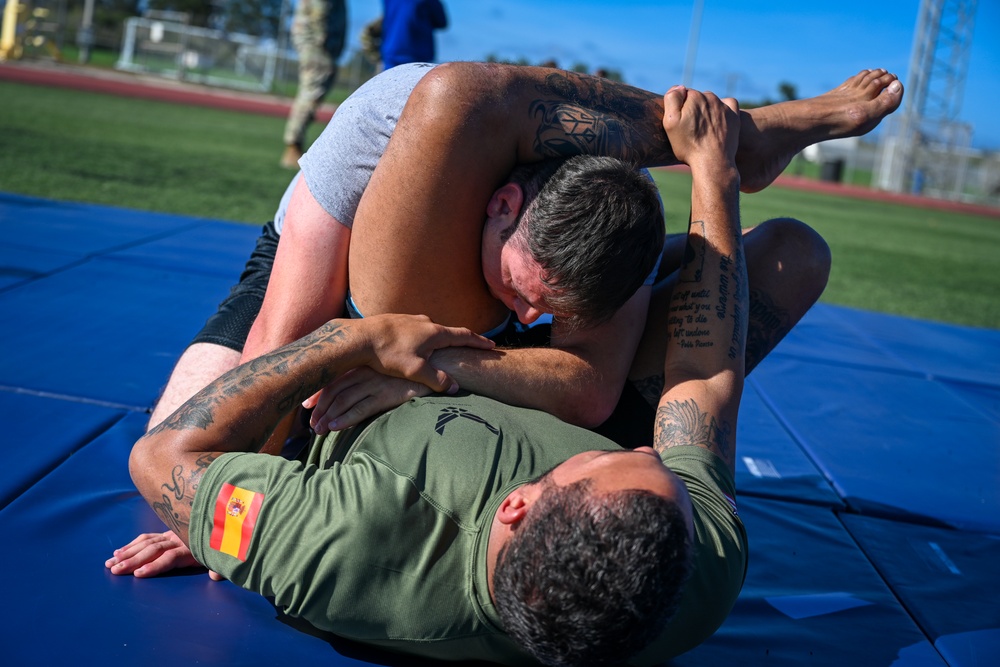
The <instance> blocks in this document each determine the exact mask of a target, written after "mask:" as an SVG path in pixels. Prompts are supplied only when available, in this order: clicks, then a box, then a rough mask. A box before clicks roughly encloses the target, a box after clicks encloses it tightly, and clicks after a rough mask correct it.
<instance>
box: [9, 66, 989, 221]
mask: <svg viewBox="0 0 1000 667" xmlns="http://www.w3.org/2000/svg"><path fill="white" fill-rule="evenodd" d="M0 80H3V81H13V82H17V83H26V84H32V85H41V86H56V87H60V88H72V89H75V90H85V91H89V92H95V93H106V94H109V95H120V96H124V97H138V98H142V99H149V100H159V101H162V102H173V103H175V104H188V105H194V106H205V107H214V108H217V109H228V110H231V111H243V112H247V113H259V114H265V115H270V116H281V117H284V116H287V115H288V110H289V108H290V104H291V103H290V102H288V101H283V100H280V99H278V98H272V97H269V96H266V95H254V94H249V93H238V92H235V91H227V90H224V89H219V88H207V87H205V86H199V85H196V84H189V83H180V82H176V81H169V80H164V81H156V80H150V79H147V78H140V77H137V76H134V75H130V74H125V73H122V72H114V71H108V70H102V69H97V68H93V67H82V66H75V65H52V64H46V65H39V64H29V63H23V64H22V63H17V64H15V63H0ZM332 116H333V111H332V110H331V109H330V108H329V107H327V108H321V109H320V111H319V113H317V115H316V119H317V120H318V121H319V122H323V123H326V122H328V121H329V120H330V118H331V117H332ZM674 168H675V167H671V169H674ZM681 169H683V167H681ZM774 186H775V187H784V188H791V189H795V190H806V191H810V192H821V193H824V194H832V195H837V196H840V197H852V198H854V199H864V200H868V201H877V202H888V203H893V204H906V205H908V206H917V207H920V208H927V209H935V210H940V211H948V212H953V213H971V214H974V215H983V216H987V217H991V218H996V219H1000V208H996V207H991V206H983V205H980V204H966V203H962V202H954V201H947V200H944V199H931V198H930V197H921V196H918V195H905V194H895V193H891V192H882V191H881V190H873V189H869V188H864V187H860V186H856V185H843V184H840V183H826V182H823V181H815V180H812V179H808V178H802V177H797V176H779V177H778V179H777V180H776V181H775V182H774Z"/></svg>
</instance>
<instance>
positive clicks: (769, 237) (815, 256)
mask: <svg viewBox="0 0 1000 667" xmlns="http://www.w3.org/2000/svg"><path fill="white" fill-rule="evenodd" d="M754 232H755V233H756V234H760V236H761V239H760V240H762V241H763V242H764V243H765V244H766V247H767V248H768V250H769V253H768V254H771V255H772V256H773V257H774V258H776V260H777V262H778V266H777V268H778V269H779V270H780V271H781V273H782V274H785V276H786V277H787V278H791V279H794V280H796V281H803V282H808V283H809V284H812V285H815V286H816V287H818V288H819V289H820V290H821V291H822V288H823V287H825V286H826V282H827V279H828V278H829V277H830V264H831V257H830V246H829V245H827V242H826V240H825V239H824V238H823V237H822V236H820V234H819V232H817V231H816V230H815V229H813V228H812V227H810V226H809V225H807V224H805V223H804V222H802V221H801V220H796V219H794V218H773V219H771V220H767V221H765V222H763V223H761V224H760V225H758V226H757V227H756V228H755V229H754ZM772 253H773V254H772Z"/></svg>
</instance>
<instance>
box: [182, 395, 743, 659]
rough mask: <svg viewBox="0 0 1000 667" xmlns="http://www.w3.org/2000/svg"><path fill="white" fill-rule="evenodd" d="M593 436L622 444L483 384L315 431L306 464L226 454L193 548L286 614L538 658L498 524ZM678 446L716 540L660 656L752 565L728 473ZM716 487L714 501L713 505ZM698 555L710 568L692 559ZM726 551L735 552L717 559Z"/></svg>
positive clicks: (707, 616) (735, 587) (447, 652)
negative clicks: (504, 613) (519, 624)
mask: <svg viewBox="0 0 1000 667" xmlns="http://www.w3.org/2000/svg"><path fill="white" fill-rule="evenodd" d="M594 449H602V450H612V449H617V446H616V445H615V444H614V443H612V442H611V441H609V440H606V439H604V438H602V437H601V436H598V435H596V434H594V433H592V432H590V431H587V430H584V429H580V428H577V427H574V426H570V425H568V424H565V423H563V422H561V421H559V420H557V419H555V418H554V417H552V416H550V415H548V414H545V413H543V412H538V411H535V410H526V409H521V408H514V407H510V406H507V405H504V404H502V403H498V402H496V401H493V400H490V399H487V398H483V397H479V396H471V395H467V396H460V397H441V396H438V397H429V398H423V399H415V400H413V401H410V402H409V403H406V404H405V405H403V406H401V407H399V408H397V409H395V410H393V411H391V412H389V413H386V414H385V415H382V416H380V417H378V418H377V419H375V420H373V421H372V422H371V423H369V424H368V425H366V426H364V427H363V428H356V429H352V430H350V431H346V432H344V433H342V434H340V435H338V436H331V437H327V438H324V439H318V440H317V442H316V443H315V444H314V446H313V449H312V450H311V451H310V453H309V459H308V461H307V462H306V463H305V464H302V463H299V462H293V461H286V460H283V459H280V458H278V457H272V456H266V455H259V454H226V455H223V456H221V457H219V458H218V459H217V460H216V461H215V462H214V463H212V465H211V466H210V467H209V468H208V470H207V471H206V473H205V475H204V477H203V478H202V481H201V484H200V487H199V489H198V491H197V493H196V494H195V499H194V507H193V510H192V516H191V525H190V535H191V550H192V552H193V553H194V556H195V558H196V559H197V560H198V561H199V562H201V563H202V564H204V565H205V566H207V567H209V568H210V569H212V570H214V571H216V572H219V573H220V574H222V575H224V576H226V577H227V578H229V579H230V580H232V581H233V582H234V583H236V584H238V585H240V586H242V587H244V588H246V589H248V590H252V591H255V592H258V593H260V594H262V595H266V596H269V597H271V598H273V600H274V602H275V604H276V605H277V606H278V607H279V608H281V609H283V610H284V611H285V612H287V613H288V614H289V615H291V616H296V617H301V618H304V619H306V620H308V621H309V622H310V623H312V624H313V625H315V626H316V627H318V628H320V629H323V630H327V631H330V632H333V633H335V634H337V635H340V636H343V637H348V638H350V639H354V640H357V641H361V642H365V643H368V644H374V645H377V646H382V647H385V648H388V649H392V650H396V651H402V652H405V653H411V654H416V655H422V656H426V657H430V658H437V659H447V660H463V659H479V660H491V661H494V662H500V663H505V664H509V665H530V664H534V663H533V661H532V660H531V659H530V658H529V657H528V656H527V655H525V654H524V653H523V652H522V651H521V650H520V649H519V648H518V647H517V646H516V645H515V644H514V642H513V641H511V640H510V639H509V638H508V637H507V635H506V634H504V633H503V631H502V629H501V626H500V621H499V617H498V616H497V613H496V610H495V608H494V607H493V604H492V602H491V600H490V597H489V593H488V589H487V586H486V553H487V546H488V537H489V529H490V525H491V523H492V519H493V516H494V514H495V513H496V510H497V508H498V507H499V505H500V503H501V501H502V500H503V499H504V498H505V497H506V496H507V494H509V493H510V492H511V491H512V490H513V489H514V488H516V487H517V486H519V485H521V484H524V483H526V482H529V481H531V480H533V479H535V478H536V477H538V476H539V475H541V474H543V473H545V472H546V471H548V470H549V469H551V468H553V467H554V466H556V465H558V464H559V463H561V462H563V461H564V460H566V459H567V458H569V457H570V456H573V455H575V454H578V453H580V452H584V451H589V450H594ZM678 450H691V451H689V452H687V454H686V455H683V456H679V457H678V460H679V462H680V463H681V464H682V465H681V468H682V470H678V469H676V468H674V466H673V464H672V459H673V457H671V458H670V460H671V464H670V465H671V467H672V468H674V469H675V472H677V473H678V475H680V476H681V477H682V478H683V479H685V482H686V483H687V484H688V486H689V489H692V487H694V488H693V489H692V499H693V500H694V503H695V515H696V527H697V534H698V540H699V543H700V542H701V541H702V540H704V541H705V545H707V546H704V545H701V544H699V547H698V552H697V558H698V561H697V563H698V564H697V565H696V575H695V577H694V578H693V579H692V580H691V584H695V585H696V586H698V588H699V590H688V591H686V592H685V598H686V599H687V598H691V599H692V600H697V603H698V604H697V605H694V604H691V605H689V604H687V603H682V610H681V611H682V612H683V611H684V610H685V609H684V608H687V607H690V608H691V610H692V611H691V619H690V620H689V621H688V622H685V623H682V624H681V625H677V621H678V620H680V619H679V618H677V619H675V621H672V622H671V627H668V629H667V633H665V637H664V639H665V640H666V641H665V643H664V645H663V646H660V647H658V648H656V649H655V652H656V653H657V654H661V655H662V657H660V658H658V660H653V661H652V662H657V661H662V660H664V659H666V658H668V657H670V656H672V655H675V654H677V653H679V652H681V650H686V649H687V648H689V646H688V643H690V639H691V637H698V638H699V639H698V640H697V641H701V639H703V638H704V637H707V636H709V635H710V634H711V633H712V632H714V631H715V629H716V628H717V627H718V625H719V624H720V623H721V621H722V619H724V618H725V616H726V614H728V612H729V609H730V608H731V606H732V603H733V601H734V600H735V597H736V595H737V594H738V592H739V588H740V586H741V585H742V569H741V568H742V567H743V566H744V565H745V557H744V554H745V552H746V549H745V536H743V532H742V526H741V525H740V522H739V520H738V519H736V518H735V516H734V514H733V512H732V510H730V509H729V505H728V504H727V502H726V500H725V498H724V497H723V496H722V495H721V494H720V492H719V490H718V489H717V488H716V487H718V485H719V480H720V479H721V480H722V482H723V486H724V487H725V489H724V492H725V493H728V494H730V495H732V483H731V476H729V475H728V472H725V471H724V466H723V465H722V464H721V461H718V459H717V458H715V457H714V456H713V455H712V454H710V453H708V452H705V451H704V450H701V449H698V448H691V447H684V448H678ZM668 454H670V452H669V451H668ZM685 466H687V467H693V469H694V472H692V473H687V472H685V471H684V470H683V468H684V467H685ZM720 470H721V471H722V472H725V474H721V473H720ZM682 473H683V474H682ZM689 478H691V481H689ZM703 478H704V479H703ZM713 488H715V490H713ZM706 499H707V502H708V504H709V505H711V508H710V509H708V510H702V509H701V507H700V505H701V504H702V503H703V502H705V501H706ZM727 513H728V514H727ZM702 516H705V517H706V518H701V517H702ZM720 523H721V524H724V527H722V528H720V527H719V526H718V524H720ZM706 526H707V527H706ZM703 546H704V548H703ZM703 558H706V559H707V560H706V563H707V570H706V576H705V577H701V576H699V574H698V572H697V570H698V568H699V567H700V565H701V561H702V559H703ZM720 558H722V559H730V558H732V559H735V560H736V561H739V565H738V566H737V565H731V566H728V567H727V568H722V567H720V565H719V564H718V563H717V562H716V561H717V560H718V559H720ZM724 569H725V572H723V570H724ZM736 570H739V576H738V577H737V576H735V572H736ZM723 575H724V576H725V577H727V578H725V579H720V578H718V577H720V576H723ZM704 586H708V587H707V588H704ZM689 588H690V586H689ZM709 601H710V602H709ZM679 615H680V614H678V617H679ZM675 626H676V627H677V628H678V629H679V630H677V631H674V630H673V628H674V627H675ZM709 626H710V627H709ZM695 643H697V642H695ZM675 646H680V647H682V648H681V650H673V649H674V647H675Z"/></svg>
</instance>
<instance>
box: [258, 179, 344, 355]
mask: <svg viewBox="0 0 1000 667" xmlns="http://www.w3.org/2000/svg"><path fill="white" fill-rule="evenodd" d="M350 243H351V230H350V229H349V228H347V227H345V226H344V225H342V224H340V223H339V222H338V221H337V220H336V219H335V218H334V217H333V216H331V215H330V214H329V213H327V212H326V211H325V210H324V209H323V208H322V207H321V206H320V204H319V203H318V202H317V201H316V199H315V198H314V197H313V196H312V194H311V193H310V192H309V187H308V185H307V184H306V181H305V179H299V183H298V185H297V186H296V188H295V192H294V193H293V195H292V201H291V204H290V205H289V208H288V214H287V217H286V219H285V225H284V228H283V230H282V234H281V240H280V241H279V243H278V250H277V254H276V256H275V259H274V266H273V268H272V270H271V277H270V280H269V282H268V286H267V292H266V294H265V296H264V303H263V305H262V306H261V310H260V314H259V315H258V316H257V319H256V321H255V322H254V325H253V328H252V329H251V331H250V336H249V337H248V339H247V343H246V346H245V348H244V350H243V361H247V360H249V359H252V358H255V357H258V356H260V355H261V354H264V353H266V352H269V351H271V350H273V349H275V348H277V347H280V346H281V345H284V344H287V343H289V342H291V341H293V340H296V339H298V338H300V337H301V336H303V335H305V334H307V333H309V332H311V331H313V330H315V329H316V328H317V327H319V326H320V325H321V324H323V323H324V322H327V321H329V320H331V319H333V318H335V317H339V316H340V315H342V313H343V307H344V301H345V299H346V297H347V257H348V251H349V249H350Z"/></svg>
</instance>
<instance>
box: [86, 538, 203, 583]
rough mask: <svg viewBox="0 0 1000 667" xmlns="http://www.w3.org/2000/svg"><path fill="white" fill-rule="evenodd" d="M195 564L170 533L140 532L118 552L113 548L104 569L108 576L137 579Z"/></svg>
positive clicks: (188, 551)
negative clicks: (128, 575)
mask: <svg viewBox="0 0 1000 667" xmlns="http://www.w3.org/2000/svg"><path fill="white" fill-rule="evenodd" d="M197 565H198V563H197V562H196V561H195V559H194V556H192V555H191V551H190V549H188V548H187V546H185V545H184V543H183V542H181V540H180V538H178V537H177V536H176V535H175V534H174V533H172V532H170V531H167V532H165V533H144V534H142V535H140V536H139V537H137V538H135V539H134V540H132V541H131V542H129V543H128V544H127V545H126V546H124V547H122V548H121V549H116V550H115V551H114V555H113V556H112V557H111V558H109V559H108V560H106V561H104V566H105V567H106V568H108V569H109V570H111V573H112V574H115V575H127V574H131V575H134V576H136V577H140V578H142V577H155V576H157V575H159V574H162V573H164V572H167V571H169V570H173V569H176V568H181V567H195V566H197Z"/></svg>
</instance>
